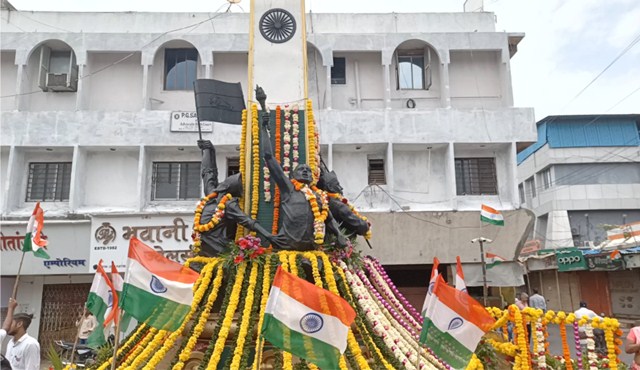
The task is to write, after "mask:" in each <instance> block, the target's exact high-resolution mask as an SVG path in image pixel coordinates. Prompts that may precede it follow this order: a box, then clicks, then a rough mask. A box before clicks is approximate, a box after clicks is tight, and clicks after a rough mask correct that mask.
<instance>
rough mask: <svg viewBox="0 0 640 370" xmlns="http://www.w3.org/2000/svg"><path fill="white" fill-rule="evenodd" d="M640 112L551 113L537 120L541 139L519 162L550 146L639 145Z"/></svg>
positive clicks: (521, 154)
mask: <svg viewBox="0 0 640 370" xmlns="http://www.w3.org/2000/svg"><path fill="white" fill-rule="evenodd" d="M638 122H640V115H607V116H550V117H547V118H545V119H543V120H541V121H540V122H538V141H537V142H536V143H535V144H533V145H532V146H530V147H528V148H527V149H525V150H523V151H522V152H520V153H518V164H520V163H522V162H523V161H524V160H525V159H527V158H528V157H529V156H530V155H531V154H533V153H535V152H536V151H538V150H539V149H540V148H542V147H543V146H544V145H545V144H548V145H549V147H550V148H583V147H598V146H606V147H615V146H640V134H639V132H638V130H639V128H638V126H639V123H638Z"/></svg>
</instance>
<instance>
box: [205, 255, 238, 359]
mask: <svg viewBox="0 0 640 370" xmlns="http://www.w3.org/2000/svg"><path fill="white" fill-rule="evenodd" d="M246 269H247V264H246V263H241V264H240V265H239V266H238V272H237V273H236V281H235V283H234V284H233V289H232V290H231V297H230V298H229V305H228V307H227V312H225V314H224V320H223V321H222V327H221V328H220V333H218V340H216V344H215V346H214V348H213V354H212V355H211V358H210V359H209V364H207V370H213V369H216V368H217V367H218V362H219V361H220V355H222V350H223V349H224V343H225V342H226V341H227V336H228V335H229V330H230V329H231V322H232V321H233V316H234V313H235V312H236V309H237V308H238V303H239V302H240V290H241V288H242V282H243V280H244V273H245V270H246Z"/></svg>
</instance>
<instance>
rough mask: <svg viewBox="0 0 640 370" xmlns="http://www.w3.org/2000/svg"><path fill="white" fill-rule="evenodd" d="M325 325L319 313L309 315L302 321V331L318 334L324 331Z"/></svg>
mask: <svg viewBox="0 0 640 370" xmlns="http://www.w3.org/2000/svg"><path fill="white" fill-rule="evenodd" d="M323 325H324V320H322V316H320V315H318V314H317V313H308V314H306V315H304V316H302V318H301V319H300V329H302V331H304V332H305V333H309V334H313V333H317V332H319V331H320V329H322V326H323Z"/></svg>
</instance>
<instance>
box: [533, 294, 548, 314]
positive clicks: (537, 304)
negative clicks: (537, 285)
mask: <svg viewBox="0 0 640 370" xmlns="http://www.w3.org/2000/svg"><path fill="white" fill-rule="evenodd" d="M529 306H531V307H533V308H539V309H541V310H542V311H547V301H546V300H545V299H544V297H543V296H541V295H540V294H539V293H538V289H533V295H532V296H531V297H529Z"/></svg>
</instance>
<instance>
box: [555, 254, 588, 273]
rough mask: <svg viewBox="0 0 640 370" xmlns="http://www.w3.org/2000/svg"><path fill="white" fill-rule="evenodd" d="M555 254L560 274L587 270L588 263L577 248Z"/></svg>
mask: <svg viewBox="0 0 640 370" xmlns="http://www.w3.org/2000/svg"><path fill="white" fill-rule="evenodd" d="M555 252H556V261H557V262H558V271H559V272H566V271H578V270H587V261H586V260H585V258H584V255H583V254H582V252H580V251H579V250H578V249H577V248H562V249H558V250H556V251H555Z"/></svg>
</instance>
